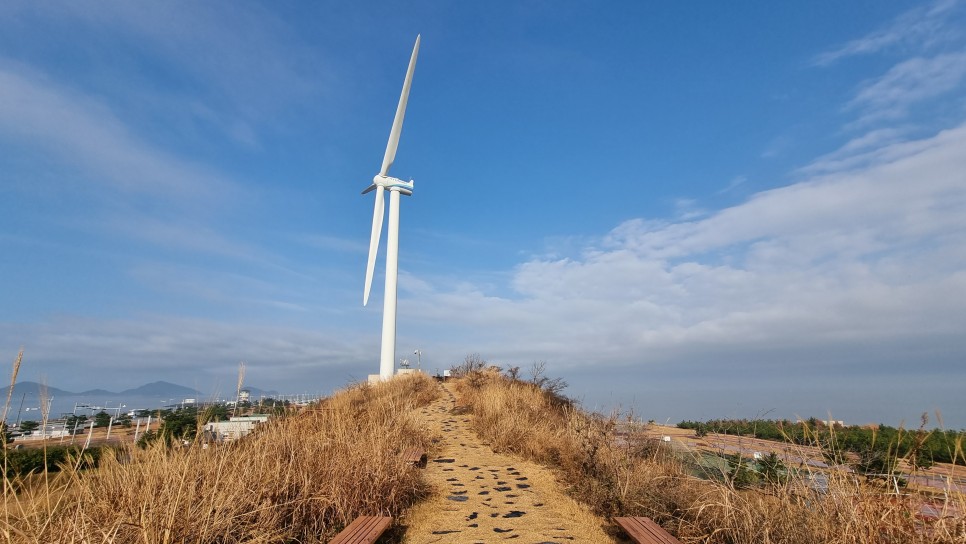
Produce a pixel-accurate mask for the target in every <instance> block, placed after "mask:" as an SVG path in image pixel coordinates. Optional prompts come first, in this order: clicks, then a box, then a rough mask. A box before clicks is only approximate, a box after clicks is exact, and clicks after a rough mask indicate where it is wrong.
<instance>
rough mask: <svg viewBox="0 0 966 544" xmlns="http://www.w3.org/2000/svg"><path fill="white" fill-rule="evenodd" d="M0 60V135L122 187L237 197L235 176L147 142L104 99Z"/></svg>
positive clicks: (179, 197) (188, 196) (192, 196)
mask: <svg viewBox="0 0 966 544" xmlns="http://www.w3.org/2000/svg"><path fill="white" fill-rule="evenodd" d="M17 68H18V67H17V66H15V65H11V64H9V63H7V64H0V137H4V136H5V137H7V138H10V139H11V140H13V141H17V142H18V143H20V144H23V143H27V142H29V143H30V144H31V145H33V146H36V147H39V148H40V149H43V150H44V152H45V153H46V154H48V155H49V156H50V157H53V158H54V159H55V160H56V161H59V162H60V163H62V164H64V165H67V166H68V168H69V169H79V170H80V171H81V172H83V173H84V174H85V175H84V176H83V177H80V178H78V177H76V176H75V177H72V178H69V179H64V180H63V182H64V183H66V184H70V183H83V182H84V181H83V180H90V181H93V182H95V183H100V184H102V185H103V186H106V187H110V188H113V189H116V190H118V191H122V192H126V193H132V194H146V195H151V196H153V197H162V198H166V199H169V200H174V201H179V202H181V203H186V202H187V201H195V200H197V199H205V200H208V199H213V198H215V197H218V198H230V196H231V195H232V194H233V193H235V192H236V191H237V187H235V186H234V185H233V184H232V183H231V182H230V181H228V180H226V179H225V178H224V177H222V176H220V175H218V174H217V173H216V172H212V171H210V170H209V169H208V168H206V167H205V166H203V165H200V164H194V163H191V162H189V161H186V160H184V159H181V158H179V157H177V156H174V155H171V154H168V153H165V152H164V151H161V150H159V149H157V148H155V147H153V146H151V145H148V144H146V143H145V142H144V141H143V140H142V139H141V138H139V136H138V135H137V134H136V133H135V132H132V130H131V129H130V128H129V127H128V126H127V125H126V124H125V123H124V122H123V121H122V120H121V119H119V118H118V117H117V116H116V115H114V113H113V112H112V111H111V109H110V108H109V107H107V106H105V105H104V104H102V103H100V102H99V101H97V100H96V99H93V98H90V97H88V96H85V95H83V94H80V93H77V92H74V91H72V90H70V89H67V88H64V87H62V86H59V85H58V84H57V83H56V82H54V81H52V80H50V79H49V78H46V77H44V76H42V75H40V74H37V73H35V72H33V71H31V70H27V69H23V68H22V67H19V68H20V69H17Z"/></svg>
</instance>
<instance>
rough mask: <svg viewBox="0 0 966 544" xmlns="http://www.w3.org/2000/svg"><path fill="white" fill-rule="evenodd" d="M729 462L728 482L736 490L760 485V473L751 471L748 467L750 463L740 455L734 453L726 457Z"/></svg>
mask: <svg viewBox="0 0 966 544" xmlns="http://www.w3.org/2000/svg"><path fill="white" fill-rule="evenodd" d="M725 459H726V460H727V461H728V467H729V470H728V482H729V483H731V485H732V486H733V487H734V488H735V489H747V488H749V487H754V486H756V485H758V482H759V479H760V478H759V476H758V473H757V472H755V471H753V470H751V467H749V466H748V461H746V460H745V459H744V458H743V457H742V456H741V454H740V453H733V454H731V455H728V456H727V457H725Z"/></svg>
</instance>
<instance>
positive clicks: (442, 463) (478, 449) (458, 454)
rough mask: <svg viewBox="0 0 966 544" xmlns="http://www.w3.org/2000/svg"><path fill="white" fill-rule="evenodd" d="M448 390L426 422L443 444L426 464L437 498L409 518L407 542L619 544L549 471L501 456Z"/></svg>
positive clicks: (424, 412) (429, 411) (426, 415)
mask: <svg viewBox="0 0 966 544" xmlns="http://www.w3.org/2000/svg"><path fill="white" fill-rule="evenodd" d="M455 404H456V403H455V397H454V395H453V393H452V391H451V390H450V389H449V387H446V388H445V390H444V395H443V398H442V400H440V401H437V402H436V403H434V404H432V405H431V406H428V407H426V408H423V409H422V410H421V411H420V417H421V418H422V419H423V421H424V422H425V425H426V426H427V427H428V428H429V429H430V430H431V432H432V433H433V434H434V435H435V436H436V437H437V438H438V442H437V447H438V451H436V452H434V453H435V454H434V455H431V456H430V458H429V462H428V463H427V467H426V469H425V471H426V474H425V476H426V479H427V480H428V481H429V483H430V485H432V487H433V494H432V496H430V497H429V498H428V499H427V500H426V501H424V502H422V503H420V504H419V505H417V506H416V507H415V508H413V510H412V511H411V512H410V513H409V514H408V515H407V516H406V519H405V520H403V523H404V524H405V525H406V526H407V529H406V532H405V535H404V537H403V542H404V543H406V544H422V543H429V542H433V543H436V542H441V543H447V542H452V543H459V544H472V543H478V542H495V541H499V540H514V541H516V542H520V543H521V544H522V543H528V544H537V543H540V544H550V543H560V544H564V543H571V542H588V543H594V542H600V543H604V542H606V543H612V542H614V540H612V539H611V538H609V537H608V536H607V535H606V534H605V533H604V531H603V529H602V527H603V525H604V523H605V522H604V520H602V519H601V518H598V517H597V516H594V515H593V514H591V513H590V512H588V511H587V509H586V508H584V507H582V506H581V505H579V504H577V503H576V502H575V501H574V500H572V499H571V498H570V497H568V496H567V495H566V494H565V493H564V492H563V489H562V488H561V486H560V484H558V483H557V481H556V480H555V479H554V477H553V475H552V473H551V472H550V471H549V470H547V469H546V468H544V467H541V466H539V465H536V464H533V463H530V462H527V461H523V460H521V459H517V458H514V457H510V456H507V455H501V454H498V453H494V452H493V450H491V449H490V448H489V447H488V446H486V445H485V444H483V443H482V442H481V441H480V439H479V438H477V436H476V434H475V433H473V431H472V430H471V429H470V417H471V416H470V415H468V414H463V413H460V411H459V410H454V408H455Z"/></svg>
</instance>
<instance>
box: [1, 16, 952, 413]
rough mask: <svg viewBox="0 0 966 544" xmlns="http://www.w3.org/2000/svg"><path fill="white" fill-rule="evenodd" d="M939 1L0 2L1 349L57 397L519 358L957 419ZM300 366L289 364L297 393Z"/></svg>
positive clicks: (289, 387)
mask: <svg viewBox="0 0 966 544" xmlns="http://www.w3.org/2000/svg"><path fill="white" fill-rule="evenodd" d="M964 23H966V6H964V3H963V2H962V1H941V2H930V3H922V4H906V3H892V2H874V3H861V4H860V3H841V4H840V3H822V4H815V3H805V4H800V5H765V4H762V5H743V6H741V7H738V6H736V5H734V4H721V3H712V2H706V3H696V4H680V5H679V4H667V5H661V4H640V3H636V2H617V3H611V4H607V5H597V4H586V3H581V2H553V3H536V2H527V3H516V2H503V1H498V2H487V3H484V4H478V5H474V4H467V3H443V2H414V3H409V4H408V5H406V6H403V5H396V4H383V3H376V2H359V3H354V4H352V5H351V6H345V5H341V4H339V3H335V2H294V3H286V4H277V3H268V2H264V3H262V2H246V3H229V2H205V3H201V4H199V3H189V2H166V3H162V4H131V3H125V2H116V3H112V2H108V3H103V2H100V3H88V2H69V3H67V2H64V3H60V4H51V3H44V4H37V3H32V2H6V3H4V4H3V5H2V6H0V198H2V201H3V202H4V203H5V204H6V206H5V209H4V213H3V214H0V285H2V289H0V308H2V310H3V315H2V317H0V357H3V359H2V360H6V361H8V362H9V361H12V360H13V358H14V357H15V355H16V352H17V349H18V348H19V347H20V346H21V345H23V346H24V348H25V350H26V355H25V359H24V366H23V368H22V370H21V379H24V380H36V381H40V380H41V379H42V378H43V377H46V380H47V382H48V383H50V385H52V386H56V387H61V388H64V389H70V390H85V389H93V388H97V387H100V388H104V389H125V388H128V387H135V386H138V385H140V384H143V383H147V382H151V381H155V380H166V381H171V382H174V383H178V384H182V385H186V386H189V387H194V388H196V389H199V390H202V391H211V390H216V389H219V388H220V389H232V388H233V387H234V381H235V379H236V372H237V368H238V362H239V361H245V362H246V364H247V378H246V381H247V382H249V383H252V384H255V385H257V386H258V387H261V388H265V389H276V390H279V391H282V392H288V391H291V392H300V391H303V390H306V389H309V390H312V391H325V390H331V389H332V388H336V387H339V386H341V385H343V384H345V383H346V381H348V380H352V379H363V378H365V376H366V375H367V374H370V373H375V372H377V371H378V358H379V339H380V326H381V309H382V278H381V275H382V272H383V270H384V261H383V258H384V252H382V253H380V260H379V261H378V263H377V267H376V269H377V277H376V278H375V280H374V289H373V296H372V299H371V300H370V304H369V306H368V307H366V308H363V307H362V290H363V280H364V275H365V261H366V252H367V244H368V237H369V228H370V225H369V223H370V221H371V213H372V212H371V206H372V202H371V198H365V197H363V196H361V195H360V194H359V193H360V192H361V191H362V189H364V188H365V187H366V186H367V184H368V183H369V182H370V180H371V179H372V176H373V175H374V174H375V173H376V172H377V171H378V169H379V166H380V164H381V160H382V154H383V151H384V150H385V143H386V137H387V135H388V132H389V128H390V124H391V122H392V115H393V113H394V111H395V106H396V101H397V100H398V97H399V90H400V86H401V84H402V79H403V75H404V73H405V69H406V63H407V61H408V59H409V54H410V52H411V50H412V45H413V41H414V40H415V37H416V34H417V33H421V34H422V47H421V50H420V56H419V63H418V65H417V67H416V73H415V78H414V82H413V87H412V94H411V96H410V103H409V109H408V112H407V116H406V124H405V127H404V130H403V134H402V139H401V144H400V147H399V153H398V155H397V158H396V162H395V164H394V166H393V175H395V176H398V177H400V178H406V179H408V178H409V177H413V178H415V182H416V185H415V193H414V196H413V197H411V198H406V199H405V200H404V202H403V203H402V214H401V236H400V286H399V287H400V289H399V315H398V328H397V334H398V344H397V350H396V352H397V358H400V359H401V358H409V359H410V360H412V361H413V362H414V363H415V358H414V356H413V355H412V352H413V350H414V349H416V348H419V349H421V350H422V352H423V358H422V363H423V367H424V369H427V370H429V371H430V372H433V371H435V370H437V369H440V370H441V369H444V368H448V367H449V366H450V365H452V364H454V363H457V362H459V361H460V360H462V359H463V357H464V356H465V355H467V354H468V353H479V354H480V355H481V356H483V357H484V358H486V359H487V360H489V361H491V362H494V363H497V364H501V365H503V366H510V365H514V366H516V365H518V366H521V367H528V366H529V365H530V364H531V363H532V362H534V361H546V362H547V368H548V371H549V372H550V374H551V375H553V376H562V377H564V378H565V379H566V380H567V381H568V382H569V383H570V387H569V388H568V390H567V393H569V394H570V395H572V396H574V397H577V398H580V399H582V400H583V401H584V402H585V404H587V405H588V406H589V407H591V408H593V407H601V408H607V407H610V406H613V405H620V406H623V407H624V408H634V409H635V411H637V412H638V415H639V416H641V417H644V418H645V419H650V418H653V419H657V420H660V421H664V420H665V419H666V418H670V419H671V421H672V422H676V421H679V420H681V419H689V418H690V419H698V418H700V419H705V418H708V417H755V416H757V415H761V414H767V417H789V418H791V417H794V416H795V415H801V416H804V417H807V416H817V417H822V416H824V415H826V414H828V413H832V415H833V416H834V417H835V419H844V420H846V421H849V422H854V423H866V422H873V421H875V422H879V421H881V422H885V423H889V424H897V423H898V422H899V421H900V420H905V421H906V423H908V424H913V425H914V424H916V423H917V422H918V416H919V414H920V413H922V412H932V411H934V410H937V409H938V410H941V411H942V413H943V414H944V416H945V418H946V423H947V425H948V426H952V427H956V428H962V427H966V403H963V401H962V400H961V399H962V393H961V389H962V384H963V383H966V365H964V355H966V324H964V320H963V318H962V315H963V312H964V310H963V306H964V301H966V214H964V213H963V210H964V209H966V151H964V150H966V92H964V91H966V24H964ZM305 384H311V387H307V386H306V385H305Z"/></svg>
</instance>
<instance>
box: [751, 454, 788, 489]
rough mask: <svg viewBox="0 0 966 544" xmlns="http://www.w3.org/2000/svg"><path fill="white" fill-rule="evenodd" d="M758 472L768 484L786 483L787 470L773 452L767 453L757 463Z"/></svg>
mask: <svg viewBox="0 0 966 544" xmlns="http://www.w3.org/2000/svg"><path fill="white" fill-rule="evenodd" d="M758 472H759V473H760V474H761V477H762V478H763V479H764V480H765V482H766V483H769V484H775V485H781V484H784V483H785V482H787V481H788V469H787V468H786V467H785V463H783V462H782V460H781V457H779V456H778V454H777V453H775V452H771V453H769V454H768V455H766V456H764V457H762V458H761V459H760V460H759V461H758Z"/></svg>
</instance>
